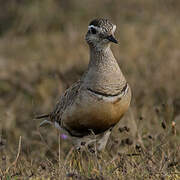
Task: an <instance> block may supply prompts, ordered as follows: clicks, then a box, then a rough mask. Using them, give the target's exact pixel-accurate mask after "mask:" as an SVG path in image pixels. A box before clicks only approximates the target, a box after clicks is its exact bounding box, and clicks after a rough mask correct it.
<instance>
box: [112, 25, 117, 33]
mask: <svg viewBox="0 0 180 180" xmlns="http://www.w3.org/2000/svg"><path fill="white" fill-rule="evenodd" d="M115 30H116V25H113V29H112V32H113V33H114V32H115Z"/></svg>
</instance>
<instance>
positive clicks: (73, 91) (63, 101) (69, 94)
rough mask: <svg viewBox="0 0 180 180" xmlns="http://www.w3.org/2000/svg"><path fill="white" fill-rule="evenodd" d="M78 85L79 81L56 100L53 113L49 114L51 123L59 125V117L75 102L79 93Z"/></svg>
mask: <svg viewBox="0 0 180 180" xmlns="http://www.w3.org/2000/svg"><path fill="white" fill-rule="evenodd" d="M80 84H81V81H80V80H79V81H77V82H76V83H74V84H73V85H72V86H71V87H69V88H68V89H67V90H66V91H65V92H64V94H63V95H62V96H61V97H60V99H59V100H58V102H57V104H56V106H55V109H54V110H53V112H52V113H51V114H50V120H51V121H52V122H56V123H58V124H61V117H62V114H63V112H64V111H65V109H66V108H67V107H68V106H69V105H72V104H73V102H74V101H75V99H76V97H77V95H78V93H79V91H80V87H81V86H80Z"/></svg>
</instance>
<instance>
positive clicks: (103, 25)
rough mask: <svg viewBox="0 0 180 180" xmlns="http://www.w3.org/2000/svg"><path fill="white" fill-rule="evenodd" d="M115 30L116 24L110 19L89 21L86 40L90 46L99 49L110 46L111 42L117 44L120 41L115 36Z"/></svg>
mask: <svg viewBox="0 0 180 180" xmlns="http://www.w3.org/2000/svg"><path fill="white" fill-rule="evenodd" d="M115 30H116V25H114V24H112V23H111V22H110V21H109V20H107V19H103V18H99V19H94V20H92V21H91V22H90V23H89V26H88V32H87V34H86V41H87V43H88V44H89V46H91V47H94V48H98V49H103V48H105V47H107V46H109V44H110V42H113V43H116V44H117V43H118V41H117V40H116V39H115V36H114V33H115Z"/></svg>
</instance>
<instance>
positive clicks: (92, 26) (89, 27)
mask: <svg viewBox="0 0 180 180" xmlns="http://www.w3.org/2000/svg"><path fill="white" fill-rule="evenodd" d="M91 28H94V29H97V30H101V28H100V27H97V26H94V25H90V26H88V30H89V29H91Z"/></svg>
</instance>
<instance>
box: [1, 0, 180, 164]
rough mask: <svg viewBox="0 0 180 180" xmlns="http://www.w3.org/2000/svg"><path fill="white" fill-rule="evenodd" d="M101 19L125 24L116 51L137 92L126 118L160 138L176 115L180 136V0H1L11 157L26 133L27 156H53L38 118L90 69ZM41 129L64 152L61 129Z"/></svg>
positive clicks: (136, 130)
mask: <svg viewBox="0 0 180 180" xmlns="http://www.w3.org/2000/svg"><path fill="white" fill-rule="evenodd" d="M96 17H106V18H108V19H110V20H111V21H112V22H113V23H114V24H116V25H117V30H116V37H117V39H118V40H119V42H120V45H119V46H115V45H113V46H112V49H113V52H114V54H115V57H116V58H117V60H118V63H119V65H120V67H121V69H122V71H123V72H124V74H125V76H126V78H127V80H128V82H129V83H130V85H131V88H132V91H133V100H132V104H131V109H130V111H129V112H128V113H127V114H126V116H125V117H124V119H123V120H122V124H123V123H124V124H128V125H129V127H131V129H132V131H133V133H132V136H133V137H134V138H135V137H136V139H137V141H141V142H142V139H143V137H145V136H149V135H153V136H154V137H159V136H158V135H159V134H161V133H163V132H164V130H163V128H162V127H161V123H162V122H165V123H166V124H167V125H168V124H169V125H170V124H171V121H172V120H173V121H174V120H175V121H176V124H177V137H176V140H177V139H179V129H180V128H179V127H180V124H179V121H180V116H179V114H180V21H179V17H180V1H177V0H151V1H145V0H138V1H137V0H120V1H119V0H104V1H97V0H91V1H90V0H83V1H82V0H76V1H75V0H74V1H73V0H31V1H28V0H13V1H12V0H6V1H4V0H0V153H1V155H2V156H5V157H6V160H7V163H8V162H11V161H12V159H14V156H15V155H16V149H17V144H18V139H19V136H22V142H23V143H22V153H23V155H24V159H29V161H30V160H31V159H33V160H34V161H40V160H41V159H43V158H45V157H47V154H48V155H49V154H51V153H49V149H48V148H47V147H46V146H44V144H43V143H42V139H41V138H40V136H39V134H38V131H37V126H38V123H39V122H37V121H35V120H33V119H34V116H35V115H36V114H41V113H44V112H50V111H51V110H52V109H53V107H54V105H55V102H56V101H57V99H58V97H59V96H60V95H61V94H62V93H63V91H64V90H65V89H66V88H67V87H69V86H70V85H71V84H72V83H73V82H74V81H76V80H77V79H78V78H79V77H80V76H81V75H82V73H83V72H84V70H85V69H86V68H87V64H88V59H89V57H88V53H89V52H88V46H87V44H86V42H85V40H84V36H85V33H86V31H87V26H88V23H89V21H90V20H92V19H93V18H96ZM139 119H140V120H142V122H141V123H142V125H141V126H140V125H139V123H138V122H139ZM41 131H42V134H43V135H44V136H45V139H46V141H47V143H48V145H49V146H50V148H51V149H54V151H57V147H58V140H57V133H56V131H55V130H54V129H53V128H51V127H48V128H45V129H42V130H41ZM137 134H138V135H137ZM116 136H117V134H116ZM62 143H63V142H62ZM65 144H66V142H64V147H67V146H68V145H67V146H66V145H65ZM173 148H174V145H173V146H172V149H173ZM116 149H117V148H116ZM67 151H68V148H64V151H63V153H64V154H66V152H67ZM39 152H41V153H39ZM2 164H3V161H1V160H0V165H2ZM2 167H3V166H2Z"/></svg>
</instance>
